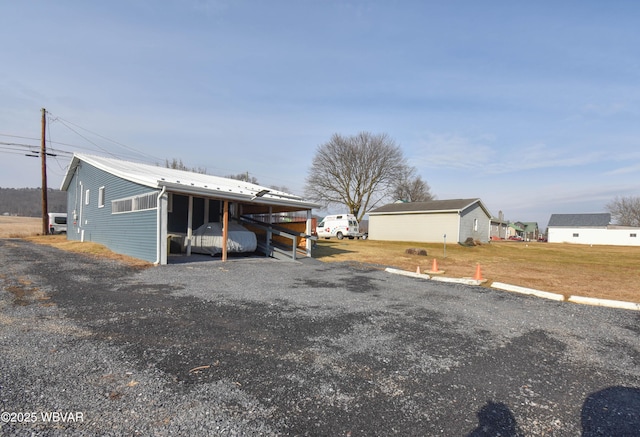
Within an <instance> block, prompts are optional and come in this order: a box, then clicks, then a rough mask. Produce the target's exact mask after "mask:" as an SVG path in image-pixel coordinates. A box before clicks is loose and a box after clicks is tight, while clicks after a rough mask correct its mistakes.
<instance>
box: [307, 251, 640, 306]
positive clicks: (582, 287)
mask: <svg viewBox="0 0 640 437" xmlns="http://www.w3.org/2000/svg"><path fill="white" fill-rule="evenodd" d="M408 248H422V249H426V251H427V254H428V256H420V255H408V254H406V253H405V250H406V249H408ZM314 258H317V259H320V260H322V261H327V262H331V261H357V262H364V263H371V264H378V265H380V266H391V267H396V268H400V269H404V270H408V271H414V272H415V271H416V268H417V267H418V266H419V267H420V269H421V271H422V272H425V271H428V270H430V269H431V267H432V264H433V259H434V258H436V260H437V263H438V268H439V269H440V270H444V274H442V276H450V277H455V278H464V277H468V278H471V277H473V276H474V274H475V272H476V267H477V265H478V264H480V269H481V272H482V276H483V278H486V279H488V281H487V285H490V284H491V282H493V281H498V282H505V283H508V284H513V285H519V286H522V287H530V288H535V289H538V290H543V291H551V292H555V293H561V294H564V295H565V296H569V295H577V296H589V297H599V298H603V299H614V300H623V301H629V302H640V247H626V246H625V247H622V246H586V245H574V244H555V243H551V244H550V243H538V242H533V243H531V242H529V243H525V242H520V241H498V242H491V243H487V244H483V245H481V246H474V247H464V246H460V245H458V244H447V247H446V258H445V256H444V245H443V244H425V243H406V242H383V241H372V240H347V239H345V240H319V241H318V245H317V248H316V250H315V251H314Z"/></svg>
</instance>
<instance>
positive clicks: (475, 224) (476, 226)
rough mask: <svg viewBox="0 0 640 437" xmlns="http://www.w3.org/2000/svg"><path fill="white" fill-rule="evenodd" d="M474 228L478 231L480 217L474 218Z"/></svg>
mask: <svg viewBox="0 0 640 437" xmlns="http://www.w3.org/2000/svg"><path fill="white" fill-rule="evenodd" d="M473 230H474V231H476V232H477V231H478V219H473Z"/></svg>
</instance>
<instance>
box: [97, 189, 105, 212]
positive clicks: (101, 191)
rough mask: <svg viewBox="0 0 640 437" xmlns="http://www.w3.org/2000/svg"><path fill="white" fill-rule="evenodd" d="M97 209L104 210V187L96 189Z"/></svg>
mask: <svg viewBox="0 0 640 437" xmlns="http://www.w3.org/2000/svg"><path fill="white" fill-rule="evenodd" d="M98 208H104V187H100V188H98Z"/></svg>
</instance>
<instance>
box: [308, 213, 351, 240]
mask: <svg viewBox="0 0 640 437" xmlns="http://www.w3.org/2000/svg"><path fill="white" fill-rule="evenodd" d="M316 233H317V234H318V238H331V237H335V238H337V239H338V240H342V239H343V238H344V237H347V238H350V239H354V238H356V237H357V238H360V237H361V235H360V232H359V230H358V220H357V219H356V216H355V215H353V214H337V215H328V216H326V217H325V218H324V219H322V221H321V222H320V223H318V226H317V227H316Z"/></svg>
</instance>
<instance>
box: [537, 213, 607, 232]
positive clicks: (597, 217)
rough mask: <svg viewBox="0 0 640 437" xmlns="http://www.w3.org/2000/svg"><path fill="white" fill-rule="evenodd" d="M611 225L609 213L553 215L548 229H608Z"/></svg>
mask: <svg viewBox="0 0 640 437" xmlns="http://www.w3.org/2000/svg"><path fill="white" fill-rule="evenodd" d="M610 223H611V214H609V213H608V212H603V213H594V214H551V218H550V219H549V225H548V227H558V228H560V227H564V228H575V227H606V226H608V225H609V224H610Z"/></svg>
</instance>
